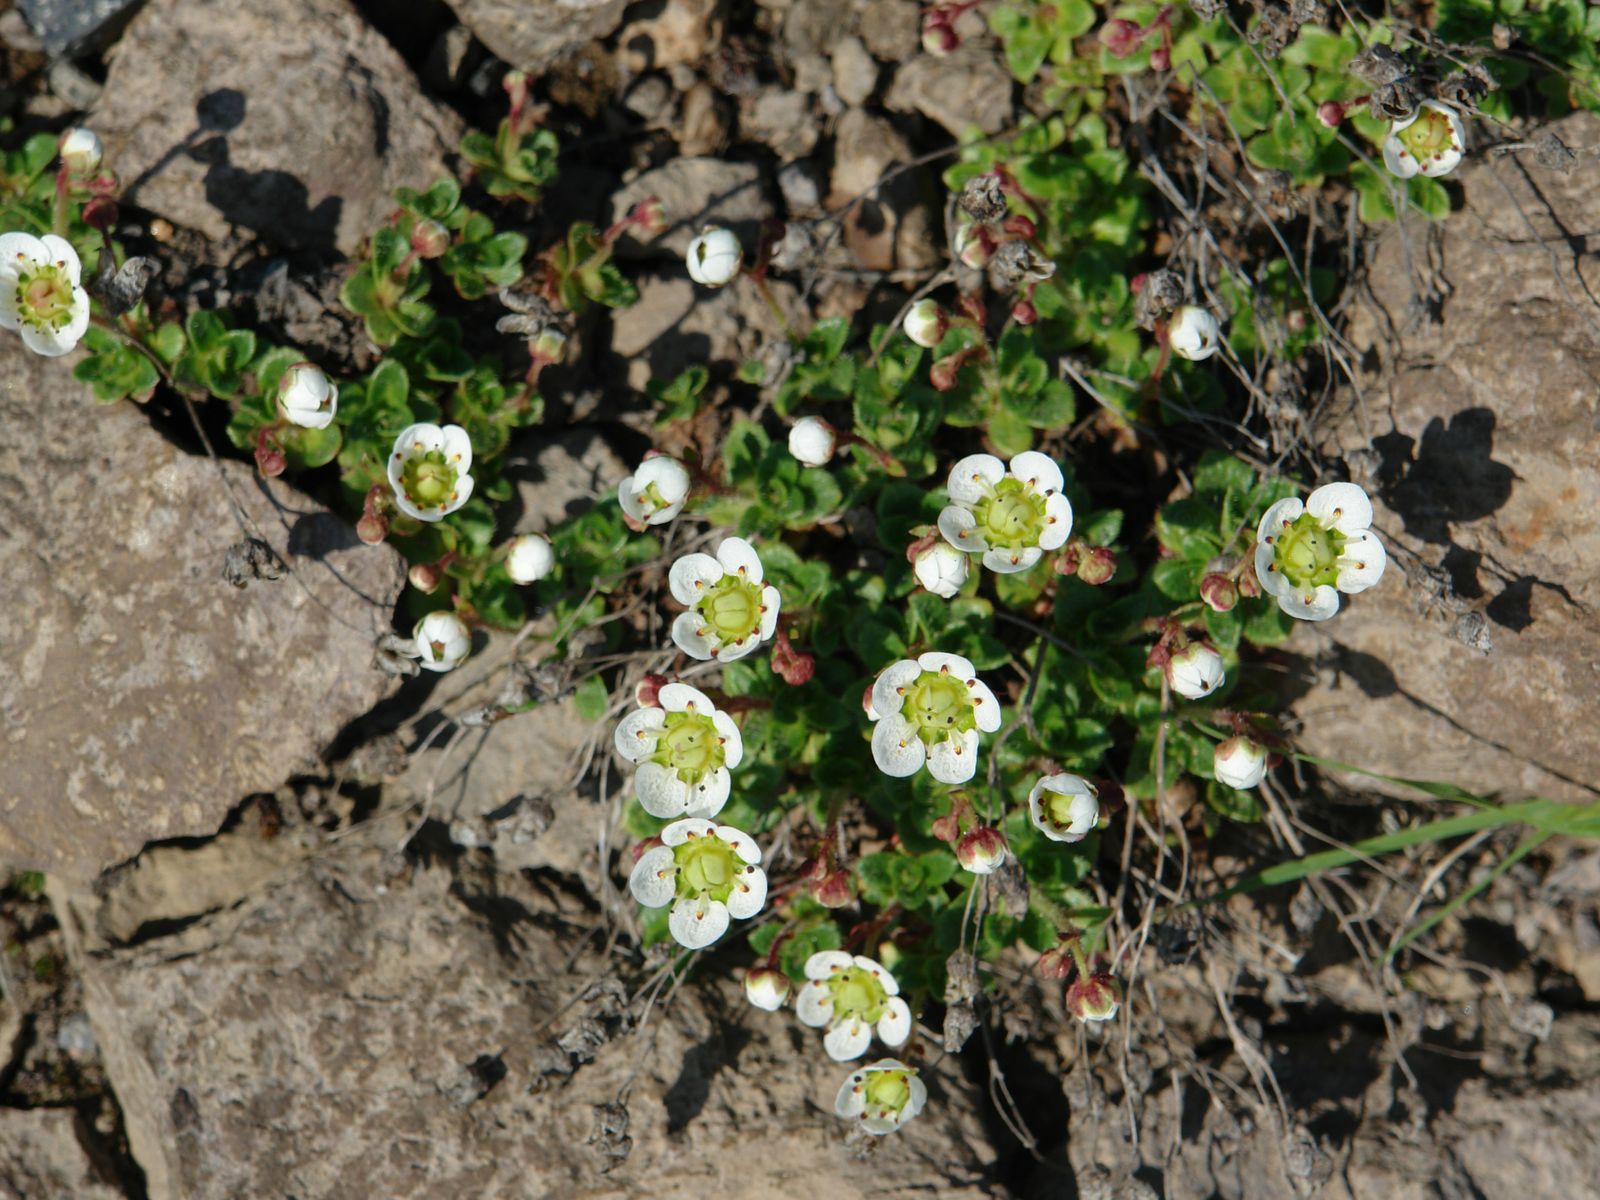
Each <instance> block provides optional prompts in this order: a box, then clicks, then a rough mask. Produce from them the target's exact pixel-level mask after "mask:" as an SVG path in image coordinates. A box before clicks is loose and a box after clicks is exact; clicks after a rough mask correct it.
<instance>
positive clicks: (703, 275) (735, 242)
mask: <svg viewBox="0 0 1600 1200" xmlns="http://www.w3.org/2000/svg"><path fill="white" fill-rule="evenodd" d="M685 261H686V263H687V265H688V268H689V278H690V279H692V280H694V281H695V282H696V283H700V284H704V285H705V286H706V287H721V286H722V285H723V284H725V283H728V282H730V281H731V280H732V279H733V277H734V276H735V275H737V274H738V273H739V267H740V265H741V264H743V262H744V247H743V246H741V245H739V239H738V238H737V237H735V236H734V235H733V234H732V233H731V232H729V231H728V230H726V229H721V228H718V227H716V226H713V227H712V228H710V229H706V230H703V231H702V232H701V234H700V236H699V237H697V238H695V239H694V241H692V242H690V243H689V253H688V255H687V257H686V259H685Z"/></svg>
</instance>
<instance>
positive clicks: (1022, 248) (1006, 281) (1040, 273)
mask: <svg viewBox="0 0 1600 1200" xmlns="http://www.w3.org/2000/svg"><path fill="white" fill-rule="evenodd" d="M1055 273H1056V264H1055V263H1053V262H1052V261H1050V259H1048V258H1046V257H1045V256H1044V255H1042V254H1040V253H1039V252H1038V251H1037V250H1035V249H1034V248H1033V247H1032V246H1030V245H1028V243H1027V242H1024V241H1021V240H1013V241H1009V242H1001V243H1000V245H999V246H998V247H997V248H996V249H995V252H994V257H993V258H991V259H990V260H989V286H990V287H992V288H994V290H995V291H997V292H1014V291H1016V290H1018V289H1019V288H1021V287H1022V286H1024V285H1025V284H1029V283H1042V282H1043V281H1044V280H1046V279H1049V278H1050V277H1051V276H1052V275H1054V274H1055Z"/></svg>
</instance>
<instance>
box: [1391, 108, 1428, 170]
mask: <svg viewBox="0 0 1600 1200" xmlns="http://www.w3.org/2000/svg"><path fill="white" fill-rule="evenodd" d="M1410 123H1411V122H1409V121H1407V122H1406V123H1405V124H1406V125H1409V124H1410ZM1395 128H1397V129H1403V128H1405V125H1398V126H1396V127H1395ZM1383 165H1384V166H1386V167H1388V168H1389V173H1390V174H1391V175H1396V176H1398V177H1399V178H1401V179H1410V178H1411V177H1412V176H1413V175H1416V174H1418V173H1419V172H1420V171H1421V170H1422V168H1421V167H1420V166H1419V165H1418V163H1417V160H1416V158H1415V156H1414V155H1412V153H1411V151H1409V150H1407V149H1406V147H1405V143H1404V142H1402V141H1401V140H1400V139H1399V138H1397V137H1395V135H1394V134H1393V133H1392V132H1391V133H1390V134H1389V136H1388V137H1386V138H1384V139H1383Z"/></svg>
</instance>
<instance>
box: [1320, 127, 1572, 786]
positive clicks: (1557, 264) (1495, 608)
mask: <svg viewBox="0 0 1600 1200" xmlns="http://www.w3.org/2000/svg"><path fill="white" fill-rule="evenodd" d="M1555 130H1556V131H1557V132H1558V133H1559V134H1560V136H1561V137H1562V139H1563V140H1564V141H1567V142H1569V143H1570V144H1572V145H1590V144H1592V142H1593V141H1594V140H1595V139H1596V138H1600V120H1596V119H1595V118H1593V117H1591V116H1587V115H1580V116H1576V117H1571V118H1568V119H1567V120H1565V121H1563V122H1560V123H1558V124H1557V125H1556V126H1555ZM1501 162H1502V164H1503V160H1501ZM1530 170H1533V171H1534V179H1535V180H1536V183H1537V187H1535V184H1534V183H1532V182H1529V181H1528V179H1527V177H1525V176H1523V175H1522V174H1520V173H1519V172H1517V171H1514V170H1510V169H1507V168H1506V167H1505V166H1504V165H1502V166H1499V167H1497V166H1495V165H1494V164H1493V163H1488V162H1485V163H1483V164H1478V165H1473V166H1471V167H1468V168H1467V169H1465V170H1463V171H1462V172H1461V184H1462V187H1463V189H1464V191H1465V196H1466V203H1465V211H1463V212H1461V213H1459V214H1456V215H1455V216H1452V217H1451V218H1450V219H1449V220H1448V221H1447V222H1445V224H1444V226H1443V228H1442V233H1443V240H1442V244H1441V246H1440V253H1441V254H1442V256H1443V257H1442V258H1440V259H1434V260H1432V261H1442V262H1444V263H1446V264H1448V275H1447V276H1444V277H1433V278H1430V277H1428V276H1427V275H1423V276H1421V277H1420V278H1419V277H1418V271H1419V270H1421V271H1426V270H1427V268H1426V266H1422V267H1419V266H1417V265H1415V264H1413V265H1410V266H1408V265H1407V264H1408V259H1407V254H1408V252H1409V251H1408V246H1407V245H1406V244H1404V243H1403V242H1402V235H1401V234H1400V232H1399V231H1398V230H1393V231H1392V232H1390V233H1389V234H1388V236H1386V237H1385V238H1384V239H1383V240H1382V242H1381V244H1380V245H1379V246H1378V248H1377V251H1376V256H1375V258H1374V259H1373V271H1372V280H1373V292H1374V299H1375V304H1374V305H1373V306H1370V307H1368V308H1366V309H1365V310H1364V311H1361V312H1359V313H1358V314H1357V315H1356V317H1355V319H1354V320H1353V322H1352V326H1351V340H1352V342H1353V343H1354V345H1355V347H1356V350H1357V352H1358V353H1359V354H1364V355H1366V356H1367V359H1368V361H1374V362H1382V363H1383V364H1384V366H1385V369H1384V370H1381V371H1373V372H1372V373H1371V374H1369V376H1368V377H1367V378H1365V379H1364V380H1363V396H1362V397H1361V398H1356V397H1354V396H1351V397H1348V398H1347V406H1346V408H1345V410H1344V411H1342V412H1339V413H1337V414H1336V415H1335V417H1334V419H1333V420H1332V421H1330V422H1329V423H1328V424H1327V426H1326V427H1325V428H1324V429H1323V430H1322V431H1321V432H1322V436H1323V438H1324V447H1323V449H1324V450H1325V452H1326V453H1328V454H1329V455H1330V456H1339V455H1343V456H1344V457H1345V458H1346V461H1347V462H1352V463H1356V464H1358V465H1361V466H1364V467H1365V468H1366V470H1365V473H1364V474H1363V477H1362V478H1358V479H1357V482H1359V483H1362V484H1363V486H1366V487H1367V488H1368V490H1369V491H1371V492H1373V493H1374V499H1375V502H1376V508H1377V519H1376V527H1377V529H1378V530H1379V532H1380V534H1381V535H1382V536H1383V537H1384V538H1385V540H1386V542H1387V543H1388V545H1389V546H1390V547H1391V550H1390V562H1389V567H1388V570H1387V571H1386V572H1385V574H1384V577H1383V579H1382V580H1381V581H1380V582H1379V584H1378V586H1377V587H1376V588H1374V589H1372V590H1371V591H1368V592H1365V593H1363V594H1362V595H1359V596H1354V597H1351V598H1350V599H1349V602H1348V603H1347V604H1346V605H1345V607H1344V609H1343V610H1342V611H1341V612H1340V613H1339V615H1338V616H1336V617H1335V618H1334V619H1333V620H1331V621H1326V622H1322V623H1319V624H1317V625H1314V626H1313V625H1308V624H1301V625H1300V627H1299V628H1297V630H1296V636H1295V638H1294V640H1293V641H1292V642H1291V643H1290V646H1291V648H1292V649H1296V650H1298V651H1300V652H1301V653H1302V654H1304V655H1305V656H1306V657H1307V659H1308V660H1310V661H1311V662H1312V663H1313V664H1314V666H1313V667H1312V669H1311V670H1309V671H1308V672H1306V673H1305V676H1304V678H1306V679H1307V680H1308V681H1309V682H1310V691H1309V693H1308V694H1305V695H1304V696H1303V697H1301V698H1300V699H1299V700H1298V702H1297V704H1296V708H1297V710H1298V712H1299V714H1300V717H1301V719H1302V720H1303V721H1304V725H1305V730H1304V733H1303V734H1302V735H1301V736H1300V738H1299V741H1300V744H1301V746H1302V747H1303V748H1304V749H1305V750H1307V751H1308V752H1310V753H1313V754H1318V755H1324V756H1326V757H1330V758H1334V759H1339V760H1342V761H1345V762H1350V763H1354V764H1357V765H1359V766H1361V767H1364V768H1366V769H1368V770H1374V771H1381V772H1384V773H1387V774H1394V775H1401V776H1406V777H1410V778H1424V779H1441V780H1449V781H1451V782H1454V783H1460V784H1463V785H1465V786H1467V787H1470V788H1472V789H1473V790H1475V791H1502V792H1504V793H1505V794H1506V795H1507V796H1508V797H1526V796H1532V795H1542V796H1552V797H1558V798H1571V799H1585V800H1592V799H1593V798H1594V793H1593V791H1592V789H1593V787H1594V786H1595V782H1596V780H1600V743H1597V742H1596V741H1595V739H1594V738H1592V737H1589V736H1586V735H1581V734H1578V733H1572V734H1571V735H1570V736H1564V735H1563V732H1562V731H1582V730H1592V729H1594V728H1595V727H1596V726H1597V725H1600V689H1597V688H1596V686H1595V684H1596V681H1597V680H1600V625H1597V624H1596V622H1595V619H1594V615H1593V614H1594V612H1595V610H1596V608H1597V607H1600V478H1597V477H1596V475H1595V471H1594V461H1595V455H1596V452H1597V450H1600V430H1597V426H1596V412H1597V405H1596V397H1595V384H1594V381H1595V379H1596V378H1597V377H1600V326H1597V321H1600V313H1597V311H1596V309H1595V306H1594V304H1593V302H1592V300H1590V299H1589V295H1590V292H1591V290H1592V288H1593V287H1594V286H1595V284H1596V281H1597V280H1600V273H1597V272H1596V271H1595V270H1594V269H1593V266H1592V260H1589V259H1586V258H1584V259H1578V258H1574V257H1571V256H1569V255H1568V254H1567V253H1566V252H1565V251H1564V250H1563V249H1561V248H1560V240H1561V239H1562V238H1563V237H1564V236H1565V235H1564V234H1562V233H1561V230H1563V229H1590V228H1594V227H1595V225H1596V224H1597V223H1600V196H1597V195H1596V193H1595V192H1594V189H1593V188H1592V187H1589V186H1588V185H1587V183H1586V182H1585V181H1584V180H1582V179H1581V178H1580V177H1579V175H1578V173H1574V174H1573V175H1560V174H1556V173H1550V172H1541V171H1537V170H1536V169H1534V168H1530ZM1508 187H1509V188H1510V189H1511V195H1514V196H1515V197H1516V201H1517V203H1515V204H1514V203H1512V202H1511V199H1510V197H1509V196H1508V194H1507V191H1506V189H1507V188H1508ZM1522 212H1526V213H1527V214H1528V219H1529V220H1531V221H1532V226H1531V227H1530V226H1529V225H1528V224H1525V223H1524V217H1523V216H1522V215H1521V213H1522ZM1438 228H1439V227H1437V226H1430V230H1437V229H1438ZM1391 229H1392V227H1391ZM1418 232H1419V231H1417V230H1410V231H1408V234H1407V235H1408V236H1409V237H1410V238H1411V242H1410V247H1414V246H1415V244H1416V243H1415V239H1416V237H1417V236H1418ZM1430 285H1431V286H1433V287H1435V288H1438V289H1440V290H1443V289H1444V288H1446V287H1448V289H1449V291H1448V293H1447V295H1446V296H1445V298H1444V299H1443V305H1442V309H1441V310H1440V311H1439V313H1438V317H1439V319H1438V321H1437V322H1434V321H1432V320H1430V319H1428V318H1427V316H1426V315H1425V314H1426V309H1425V308H1424V307H1423V306H1422V305H1421V304H1420V303H1418V302H1417V298H1416V287H1418V286H1420V287H1422V288H1427V287H1429V286H1430ZM1447 558H1448V562H1449V564H1450V566H1449V569H1443V568H1442V567H1441V564H1443V563H1444V562H1445V561H1446V560H1447ZM1419 562H1420V564H1421V565H1420V566H1419ZM1423 567H1428V568H1432V569H1431V570H1424V569H1422V568H1423ZM1468 613H1473V614H1476V613H1481V614H1482V616H1483V617H1485V618H1487V624H1486V625H1484V626H1483V628H1482V630H1481V631H1480V632H1487V633H1488V634H1489V635H1490V638H1489V640H1490V642H1491V644H1492V647H1493V648H1492V650H1491V651H1490V652H1489V653H1487V654H1485V653H1483V652H1481V651H1480V650H1476V649H1471V648H1469V647H1468V646H1467V645H1463V644H1462V643H1461V642H1460V641H1459V640H1457V637H1453V636H1452V631H1453V630H1457V629H1461V628H1470V625H1469V624H1468V623H1466V622H1463V621H1462V617H1463V615H1465V614H1468ZM1458 636H1459V635H1458ZM1480 640H1481V638H1480ZM1302 686H1303V685H1302ZM1346 782H1348V783H1349V784H1351V785H1352V786H1357V787H1372V786H1374V783H1373V781H1371V780H1369V779H1366V778H1365V777H1361V776H1350V777H1348V779H1347V780H1346ZM1406 794H1407V795H1410V794H1411V793H1406Z"/></svg>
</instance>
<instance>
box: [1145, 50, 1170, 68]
mask: <svg viewBox="0 0 1600 1200" xmlns="http://www.w3.org/2000/svg"><path fill="white" fill-rule="evenodd" d="M1171 65H1172V50H1171V49H1170V48H1169V47H1167V46H1157V47H1156V48H1155V49H1154V50H1152V51H1150V69H1151V70H1152V71H1165V70H1166V69H1167V68H1168V67H1170V66H1171Z"/></svg>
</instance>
